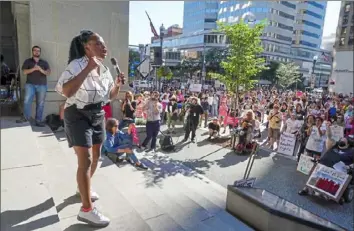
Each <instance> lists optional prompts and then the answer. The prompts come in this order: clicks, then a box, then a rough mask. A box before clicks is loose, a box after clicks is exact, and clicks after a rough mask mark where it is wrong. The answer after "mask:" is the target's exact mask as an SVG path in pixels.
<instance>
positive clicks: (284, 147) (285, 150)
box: [278, 132, 296, 156]
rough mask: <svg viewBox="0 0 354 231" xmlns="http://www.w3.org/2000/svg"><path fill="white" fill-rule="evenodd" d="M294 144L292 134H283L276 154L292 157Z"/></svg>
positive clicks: (294, 138)
mask: <svg viewBox="0 0 354 231" xmlns="http://www.w3.org/2000/svg"><path fill="white" fill-rule="evenodd" d="M295 143H296V136H295V135H294V134H290V133H286V132H284V133H283V134H282V135H281V136H280V141H279V147H278V153H280V154H284V155H288V156H292V155H293V154H294V148H295Z"/></svg>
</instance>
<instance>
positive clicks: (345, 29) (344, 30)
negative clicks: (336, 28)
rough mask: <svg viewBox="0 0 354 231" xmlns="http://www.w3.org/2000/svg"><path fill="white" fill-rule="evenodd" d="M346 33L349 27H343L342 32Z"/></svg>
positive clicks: (342, 33)
mask: <svg viewBox="0 0 354 231" xmlns="http://www.w3.org/2000/svg"><path fill="white" fill-rule="evenodd" d="M346 33H347V27H342V30H341V32H340V34H341V35H345V34H346Z"/></svg>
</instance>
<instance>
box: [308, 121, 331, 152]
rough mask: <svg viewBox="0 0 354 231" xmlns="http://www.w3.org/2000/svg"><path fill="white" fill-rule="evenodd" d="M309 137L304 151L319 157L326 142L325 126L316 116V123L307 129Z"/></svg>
mask: <svg viewBox="0 0 354 231" xmlns="http://www.w3.org/2000/svg"><path fill="white" fill-rule="evenodd" d="M307 134H308V135H309V139H308V140H307V143H306V152H307V154H308V155H309V156H314V157H315V158H317V159H318V158H320V157H321V154H322V152H323V150H324V147H325V142H326V126H323V119H322V118H321V117H317V118H316V124H315V125H313V126H312V128H310V129H309V130H308V133H307Z"/></svg>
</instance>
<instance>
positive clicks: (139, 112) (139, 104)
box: [135, 94, 144, 118]
mask: <svg viewBox="0 0 354 231" xmlns="http://www.w3.org/2000/svg"><path fill="white" fill-rule="evenodd" d="M135 97H136V110H135V116H136V118H144V115H143V106H144V101H143V96H142V94H138V95H136V96H135Z"/></svg>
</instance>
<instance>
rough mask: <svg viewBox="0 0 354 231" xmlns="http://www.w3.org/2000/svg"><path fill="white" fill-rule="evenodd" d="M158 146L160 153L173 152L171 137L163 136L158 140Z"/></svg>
mask: <svg viewBox="0 0 354 231" xmlns="http://www.w3.org/2000/svg"><path fill="white" fill-rule="evenodd" d="M160 146H161V150H162V151H167V152H170V151H173V150H174V149H175V145H174V144H173V140H172V136H168V135H164V136H163V138H162V139H160Z"/></svg>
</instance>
